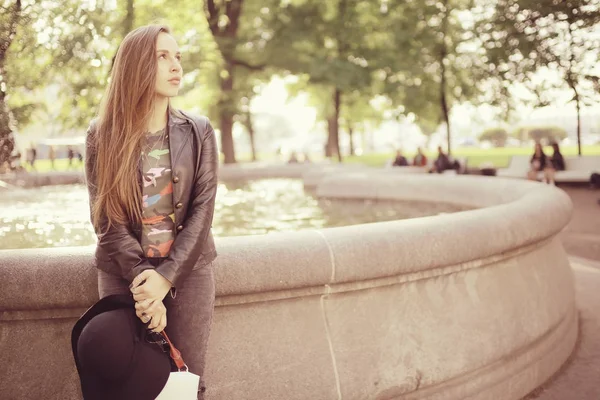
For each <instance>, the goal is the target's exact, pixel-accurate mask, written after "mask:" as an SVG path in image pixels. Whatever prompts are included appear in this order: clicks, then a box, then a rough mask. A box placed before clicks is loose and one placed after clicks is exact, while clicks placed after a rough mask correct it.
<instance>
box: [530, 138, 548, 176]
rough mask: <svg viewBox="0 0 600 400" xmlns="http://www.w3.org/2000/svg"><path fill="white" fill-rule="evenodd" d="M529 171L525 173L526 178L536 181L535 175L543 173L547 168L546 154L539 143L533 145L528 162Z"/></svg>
mask: <svg viewBox="0 0 600 400" xmlns="http://www.w3.org/2000/svg"><path fill="white" fill-rule="evenodd" d="M529 165H530V169H529V171H527V178H528V179H530V180H532V181H536V180H537V174H538V172H540V171H544V170H545V169H546V166H547V160H546V154H545V153H544V149H543V148H542V145H541V144H540V143H536V144H535V149H534V151H533V155H532V156H531V160H530V161H529Z"/></svg>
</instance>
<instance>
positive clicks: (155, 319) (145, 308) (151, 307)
mask: <svg viewBox="0 0 600 400" xmlns="http://www.w3.org/2000/svg"><path fill="white" fill-rule="evenodd" d="M135 314H136V315H137V316H138V318H139V319H140V320H141V321H142V322H143V323H145V324H146V323H148V322H150V324H148V329H151V330H153V331H154V332H156V333H160V332H162V331H163V330H164V329H165V327H166V326H167V309H166V307H165V305H164V304H163V302H162V301H148V300H142V301H139V302H136V303H135Z"/></svg>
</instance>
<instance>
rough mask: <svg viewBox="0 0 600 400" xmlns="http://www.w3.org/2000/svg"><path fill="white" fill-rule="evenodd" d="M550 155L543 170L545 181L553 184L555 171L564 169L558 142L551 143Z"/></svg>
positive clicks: (563, 160)
mask: <svg viewBox="0 0 600 400" xmlns="http://www.w3.org/2000/svg"><path fill="white" fill-rule="evenodd" d="M552 151H553V153H552V157H550V160H549V161H550V162H549V163H548V164H549V165H548V166H547V168H546V169H545V170H544V177H545V178H546V182H548V183H550V184H552V185H554V184H555V183H554V177H555V176H556V171H564V170H565V159H564V157H563V155H562V153H561V152H560V147H559V145H558V143H556V142H554V143H552Z"/></svg>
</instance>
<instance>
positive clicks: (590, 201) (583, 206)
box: [525, 187, 600, 400]
mask: <svg viewBox="0 0 600 400" xmlns="http://www.w3.org/2000/svg"><path fill="white" fill-rule="evenodd" d="M563 189H565V191H566V192H567V193H568V194H569V195H570V196H571V199H572V200H573V204H574V206H575V207H574V208H575V210H574V213H573V219H572V220H571V223H570V224H569V225H568V226H567V228H566V229H565V230H564V232H562V234H561V237H562V240H563V244H564V246H565V248H566V250H567V252H568V253H569V254H570V255H571V266H572V267H573V272H574V274H575V287H576V290H577V303H578V306H579V329H580V331H579V340H578V343H577V346H576V348H575V351H574V352H573V354H572V355H571V358H570V359H569V361H567V363H566V364H565V365H564V366H563V368H562V369H561V370H560V371H559V372H558V373H557V374H556V375H555V376H554V377H553V378H551V379H550V380H549V381H548V382H547V383H546V384H545V385H543V386H542V387H540V388H538V389H537V390H536V391H534V392H533V393H531V394H530V395H529V396H527V397H526V398H525V400H533V399H535V400H599V399H600V340H599V339H600V205H599V204H598V198H600V191H595V192H593V191H590V190H589V189H586V188H571V187H566V188H563Z"/></svg>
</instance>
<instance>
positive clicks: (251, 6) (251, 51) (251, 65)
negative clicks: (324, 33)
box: [204, 0, 279, 164]
mask: <svg viewBox="0 0 600 400" xmlns="http://www.w3.org/2000/svg"><path fill="white" fill-rule="evenodd" d="M278 5H279V1H276V0H270V1H267V2H261V3H256V2H244V0H228V1H222V2H219V1H215V0H206V1H205V3H204V13H205V16H206V20H207V22H208V26H209V28H210V31H211V33H212V36H213V38H214V40H215V42H216V44H217V48H218V50H219V53H220V55H221V59H222V64H221V70H220V73H219V84H220V96H219V100H218V102H217V107H218V110H217V113H218V114H219V128H220V130H221V147H222V151H223V155H224V162H225V163H226V164H228V163H235V162H236V158H235V148H234V143H233V123H234V118H235V116H236V114H237V113H239V110H240V100H241V98H242V97H243V94H244V93H245V91H244V90H239V89H237V88H236V86H235V85H236V81H237V80H238V78H239V74H240V70H245V71H246V72H248V71H262V70H264V69H265V67H266V66H267V64H266V63H265V60H264V58H265V57H266V55H267V54H269V52H268V51H265V48H266V47H267V45H268V43H269V41H270V40H271V39H272V38H273V37H274V36H275V34H274V33H273V31H272V29H271V23H270V22H271V21H272V20H274V19H275V18H277V13H278V7H277V6H278ZM242 86H243V85H242Z"/></svg>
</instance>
